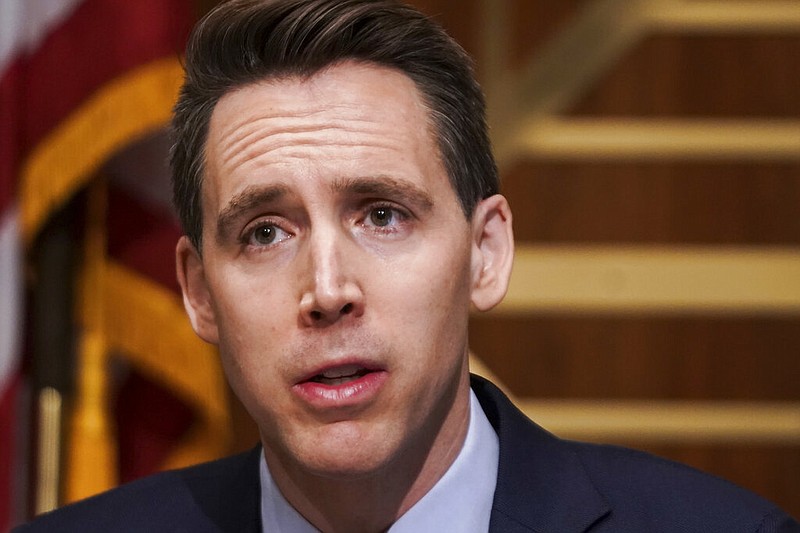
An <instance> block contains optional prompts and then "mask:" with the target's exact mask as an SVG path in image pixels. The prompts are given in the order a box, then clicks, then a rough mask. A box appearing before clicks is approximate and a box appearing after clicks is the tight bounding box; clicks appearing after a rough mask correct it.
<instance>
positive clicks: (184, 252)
mask: <svg viewBox="0 0 800 533" xmlns="http://www.w3.org/2000/svg"><path fill="white" fill-rule="evenodd" d="M175 266H176V269H177V275H178V283H179V284H180V286H181V292H182V293H183V306H184V308H185V309H186V313H187V314H188V315H189V321H190V322H191V323H192V328H194V331H195V333H197V335H198V336H199V337H200V338H201V339H203V340H204V341H206V342H208V343H211V344H217V343H218V342H219V330H218V328H217V321H216V313H215V312H214V306H213V303H212V301H211V293H210V292H209V289H208V282H207V281H206V275H205V269H204V267H203V260H202V258H201V257H200V254H199V252H198V251H197V249H196V248H195V247H194V245H193V244H192V243H191V242H190V241H189V238H188V237H186V236H185V235H184V236H183V237H181V238H180V240H179V241H178V245H177V246H176V248H175Z"/></svg>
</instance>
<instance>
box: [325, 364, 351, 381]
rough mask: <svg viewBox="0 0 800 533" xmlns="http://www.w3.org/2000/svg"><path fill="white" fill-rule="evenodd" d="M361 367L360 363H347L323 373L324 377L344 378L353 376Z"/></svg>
mask: <svg viewBox="0 0 800 533" xmlns="http://www.w3.org/2000/svg"><path fill="white" fill-rule="evenodd" d="M359 369H360V367H359V366H358V365H346V366H341V367H339V368H332V369H330V370H326V371H325V372H323V373H322V377H324V378H327V379H336V378H343V377H345V376H352V375H353V374H355V373H356V372H358V371H359Z"/></svg>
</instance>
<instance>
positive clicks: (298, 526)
mask: <svg viewBox="0 0 800 533" xmlns="http://www.w3.org/2000/svg"><path fill="white" fill-rule="evenodd" d="M469 405H470V410H469V428H468V429H467V436H466V438H465V439H464V445H463V446H462V448H461V451H460V452H459V453H458V456H457V457H456V459H455V461H453V464H452V465H450V468H449V469H447V472H445V473H444V475H443V476H442V477H441V478H440V479H439V481H437V482H436V484H435V485H434V486H433V487H432V488H431V490H430V491H428V493H427V494H425V496H423V497H422V499H420V500H419V501H418V502H417V503H415V504H414V505H413V506H412V507H411V508H410V509H409V510H408V511H406V512H405V514H403V516H401V517H400V518H399V519H397V521H396V522H395V523H394V524H392V526H391V527H390V528H389V533H420V532H427V531H431V532H439V531H453V532H459V533H461V532H463V533H471V532H475V533H478V532H481V533H483V532H486V531H488V530H489V516H490V515H491V511H492V501H493V499H494V489H495V485H496V483H497V462H498V458H499V442H498V439H497V434H496V433H495V432H494V429H493V428H492V426H491V424H490V423H489V420H488V419H487V418H486V415H485V414H484V412H483V409H481V406H480V404H479V403H478V399H477V398H476V397H475V394H474V393H473V392H472V391H470V404H469ZM261 524H262V531H263V532H264V533H275V532H280V533H318V530H317V529H316V528H315V527H314V526H312V525H311V524H310V523H309V522H308V521H307V520H306V519H305V518H303V517H302V516H301V515H300V513H298V512H297V511H296V510H295V509H294V507H292V506H291V505H290V504H289V502H287V501H286V499H285V498H284V497H283V494H281V492H280V490H279V489H278V487H277V485H275V481H274V480H273V479H272V475H270V473H269V469H268V468H267V462H266V461H265V460H264V455H263V454H262V455H261Z"/></svg>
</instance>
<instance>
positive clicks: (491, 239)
mask: <svg viewBox="0 0 800 533" xmlns="http://www.w3.org/2000/svg"><path fill="white" fill-rule="evenodd" d="M472 237H473V246H472V265H471V267H472V271H471V274H472V292H471V301H472V304H473V305H474V306H475V307H476V308H477V309H478V310H479V311H488V310H489V309H491V308H492V307H494V306H496V305H497V304H499V303H500V301H501V300H502V299H503V297H504V296H505V294H506V291H507V290H508V280H509V278H510V277H511V266H512V265H513V263H514V231H513V229H512V228H511V209H510V208H509V206H508V201H507V200H506V199H505V197H503V196H501V195H499V194H496V195H494V196H490V197H489V198H486V199H484V200H482V201H481V202H480V203H479V204H478V205H477V206H476V207H475V212H474V213H473V214H472Z"/></svg>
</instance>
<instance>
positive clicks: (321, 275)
mask: <svg viewBox="0 0 800 533" xmlns="http://www.w3.org/2000/svg"><path fill="white" fill-rule="evenodd" d="M346 246H347V238H346V237H344V236H337V235H336V234H335V233H334V232H331V231H327V232H324V233H323V232H318V233H317V234H315V235H312V236H311V237H310V238H309V241H308V242H307V254H305V255H306V257H305V258H303V260H305V261H306V264H307V265H308V272H307V275H306V276H305V278H306V280H305V281H304V286H303V289H302V290H301V295H300V319H301V321H302V322H303V324H305V325H306V326H309V327H324V326H329V325H332V324H335V323H337V322H339V321H340V320H343V319H347V318H348V317H349V318H351V319H352V318H357V317H359V316H361V315H362V314H363V313H364V295H363V292H362V290H361V285H360V283H359V279H358V276H357V269H358V265H357V264H356V260H357V259H356V258H355V257H354V255H353V254H350V253H348V251H347V250H345V249H344V248H346Z"/></svg>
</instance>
